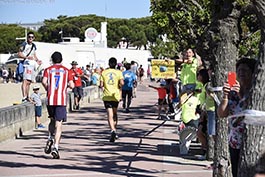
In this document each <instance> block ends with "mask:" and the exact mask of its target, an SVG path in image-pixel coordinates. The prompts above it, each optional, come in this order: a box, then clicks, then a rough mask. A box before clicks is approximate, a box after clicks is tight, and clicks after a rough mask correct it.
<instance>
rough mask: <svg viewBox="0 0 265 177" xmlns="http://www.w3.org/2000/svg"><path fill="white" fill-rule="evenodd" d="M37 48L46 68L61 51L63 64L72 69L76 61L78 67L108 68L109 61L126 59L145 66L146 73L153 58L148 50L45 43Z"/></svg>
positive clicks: (38, 44)
mask: <svg viewBox="0 0 265 177" xmlns="http://www.w3.org/2000/svg"><path fill="white" fill-rule="evenodd" d="M35 44H36V46H37V56H38V58H39V59H41V60H42V61H43V64H44V67H47V66H49V65H50V57H51V55H52V53H53V52H54V51H59V52H61V53H62V55H63V64H64V65H65V66H67V67H69V68H70V67H71V65H70V63H71V62H72V61H73V60H75V61H77V62H78V64H79V65H78V67H82V66H84V67H85V65H87V64H89V63H90V62H91V63H94V65H95V66H102V67H104V68H106V67H108V60H109V58H111V57H115V58H116V59H117V60H118V63H120V62H122V61H123V59H124V58H126V60H127V61H128V62H130V61H132V60H134V61H136V62H137V63H139V65H143V68H144V69H145V71H146V70H147V67H148V61H147V60H148V58H150V57H151V53H150V51H147V50H130V49H115V48H96V47H91V46H89V45H87V44H85V43H82V42H81V43H79V44H77V43H74V44H70V43H69V44H65V43H64V44H51V43H43V42H35Z"/></svg>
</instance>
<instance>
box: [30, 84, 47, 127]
mask: <svg viewBox="0 0 265 177" xmlns="http://www.w3.org/2000/svg"><path fill="white" fill-rule="evenodd" d="M39 90H40V86H38V85H35V86H34V87H33V93H32V94H31V96H30V99H29V100H30V102H31V103H33V104H34V106H35V121H36V123H37V126H36V128H37V129H40V128H45V126H44V125H42V124H41V121H40V119H41V115H42V106H41V94H40V93H39Z"/></svg>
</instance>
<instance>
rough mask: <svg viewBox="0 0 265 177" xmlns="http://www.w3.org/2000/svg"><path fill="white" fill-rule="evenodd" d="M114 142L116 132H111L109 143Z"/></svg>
mask: <svg viewBox="0 0 265 177" xmlns="http://www.w3.org/2000/svg"><path fill="white" fill-rule="evenodd" d="M115 140H116V132H115V131H112V132H111V135H110V139H109V142H115Z"/></svg>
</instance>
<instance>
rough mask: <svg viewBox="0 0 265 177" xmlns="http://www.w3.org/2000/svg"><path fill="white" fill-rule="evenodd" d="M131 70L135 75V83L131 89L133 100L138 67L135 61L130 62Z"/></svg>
mask: <svg viewBox="0 0 265 177" xmlns="http://www.w3.org/2000/svg"><path fill="white" fill-rule="evenodd" d="M131 70H132V72H133V73H134V74H135V75H136V82H135V84H134V87H133V96H132V97H133V98H136V87H137V76H138V66H137V63H136V62H135V61H131Z"/></svg>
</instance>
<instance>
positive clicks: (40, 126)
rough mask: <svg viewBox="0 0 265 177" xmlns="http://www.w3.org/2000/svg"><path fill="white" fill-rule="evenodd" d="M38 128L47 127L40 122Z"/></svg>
mask: <svg viewBox="0 0 265 177" xmlns="http://www.w3.org/2000/svg"><path fill="white" fill-rule="evenodd" d="M37 128H38V129H39V128H45V126H44V125H42V124H39V125H38V127H37Z"/></svg>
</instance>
